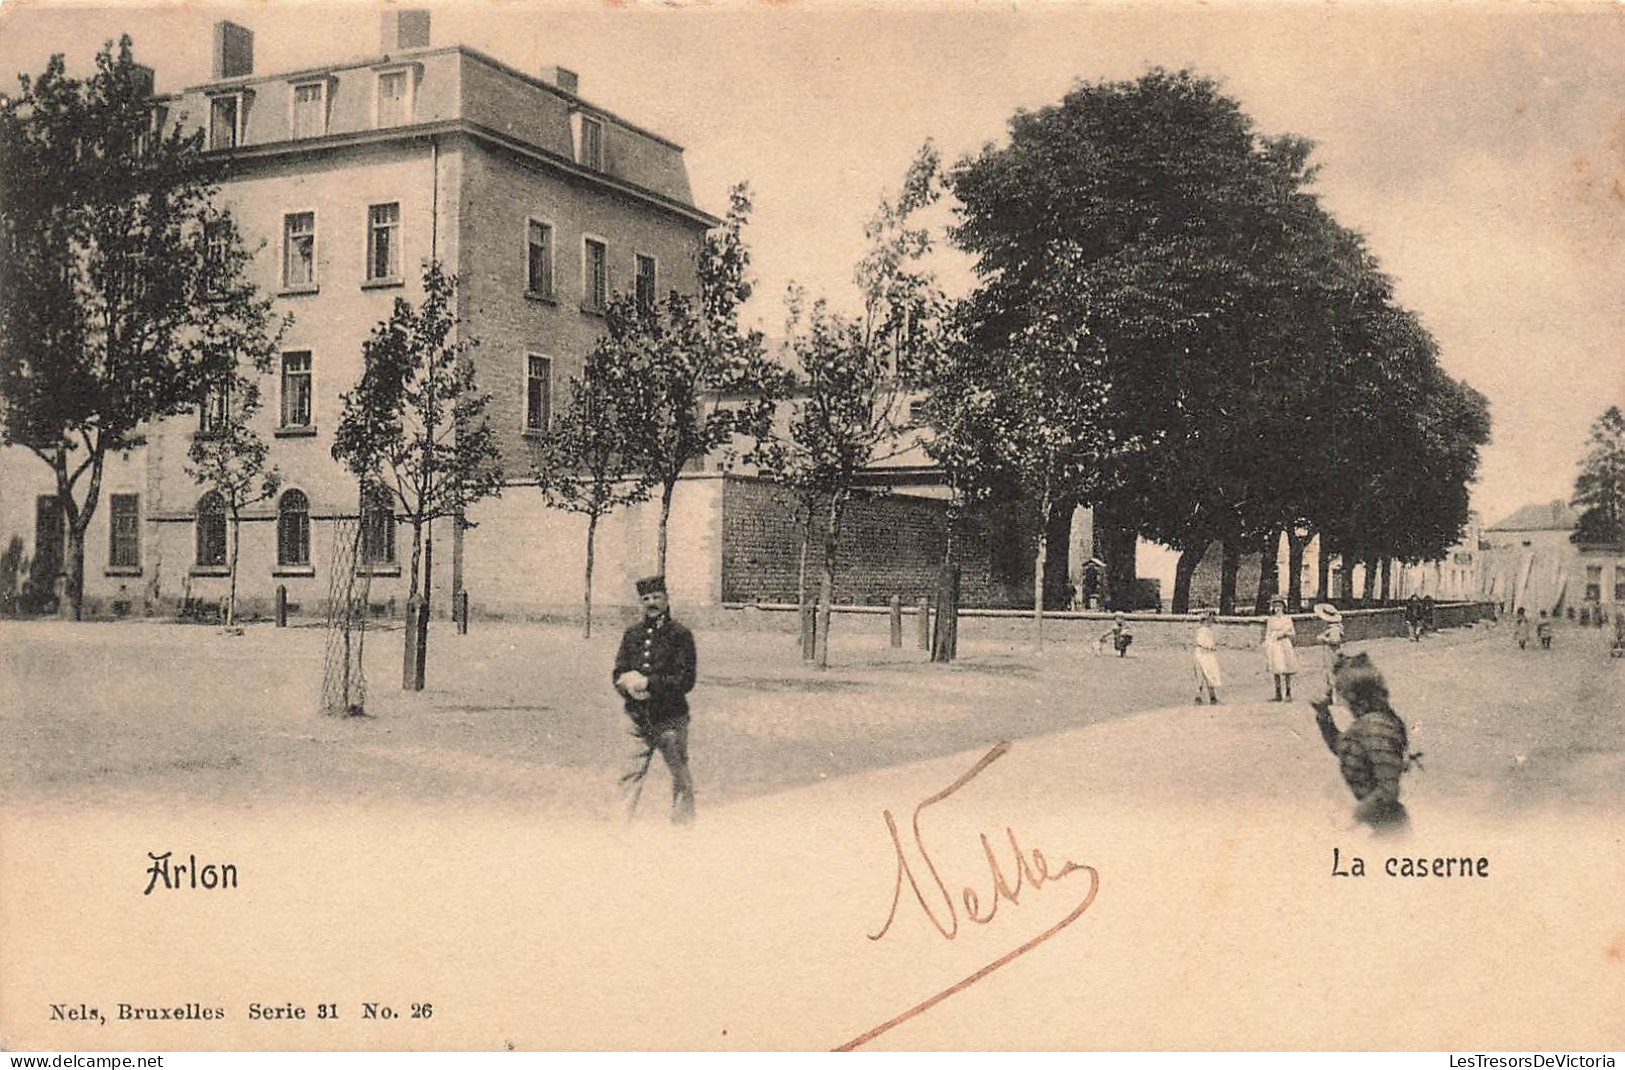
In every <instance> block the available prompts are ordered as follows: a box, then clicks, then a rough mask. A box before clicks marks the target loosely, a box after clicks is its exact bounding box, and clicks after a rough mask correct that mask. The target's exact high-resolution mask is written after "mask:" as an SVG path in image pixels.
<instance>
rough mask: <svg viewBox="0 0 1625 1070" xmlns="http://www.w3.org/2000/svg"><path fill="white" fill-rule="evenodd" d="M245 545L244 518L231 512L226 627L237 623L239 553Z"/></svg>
mask: <svg viewBox="0 0 1625 1070" xmlns="http://www.w3.org/2000/svg"><path fill="white" fill-rule="evenodd" d="M242 545H243V518H242V517H240V516H238V515H237V514H236V513H235V512H233V513H232V514H231V562H230V572H231V580H230V585H229V586H228V587H227V588H226V627H228V628H230V627H231V626H232V625H234V624H236V623H237V555H238V553H239V552H240V551H241V550H242Z"/></svg>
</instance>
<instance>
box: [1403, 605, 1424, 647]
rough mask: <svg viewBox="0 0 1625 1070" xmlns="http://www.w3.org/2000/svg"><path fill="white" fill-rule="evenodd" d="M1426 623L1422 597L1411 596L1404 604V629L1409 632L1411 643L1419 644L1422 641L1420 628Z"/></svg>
mask: <svg viewBox="0 0 1625 1070" xmlns="http://www.w3.org/2000/svg"><path fill="white" fill-rule="evenodd" d="M1426 623H1427V616H1426V611H1425V610H1424V609H1423V608H1422V596H1421V595H1419V594H1413V595H1411V597H1410V599H1409V600H1408V601H1407V602H1406V603H1405V628H1406V630H1407V631H1409V632H1410V636H1411V642H1413V643H1416V642H1420V641H1421V639H1422V626H1423V625H1424V624H1426Z"/></svg>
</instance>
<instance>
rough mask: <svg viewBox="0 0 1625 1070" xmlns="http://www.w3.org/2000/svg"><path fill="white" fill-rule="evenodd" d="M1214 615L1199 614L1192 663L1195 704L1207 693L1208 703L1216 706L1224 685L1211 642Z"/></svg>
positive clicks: (1215, 647)
mask: <svg viewBox="0 0 1625 1070" xmlns="http://www.w3.org/2000/svg"><path fill="white" fill-rule="evenodd" d="M1213 621H1214V613H1213V610H1211V609H1204V610H1202V612H1201V624H1200V625H1198V626H1197V629H1196V651H1195V654H1194V655H1193V659H1192V660H1193V661H1194V662H1195V667H1196V704H1197V705H1198V706H1200V705H1201V704H1202V692H1203V691H1204V690H1205V691H1206V692H1207V698H1208V701H1209V702H1211V703H1213V705H1215V706H1217V705H1218V704H1219V690H1218V689H1219V686H1220V685H1221V684H1223V683H1224V680H1223V678H1222V677H1221V676H1220V675H1219V657H1218V655H1217V654H1216V653H1214V651H1216V650H1217V649H1218V644H1217V643H1215V642H1214V641H1213Z"/></svg>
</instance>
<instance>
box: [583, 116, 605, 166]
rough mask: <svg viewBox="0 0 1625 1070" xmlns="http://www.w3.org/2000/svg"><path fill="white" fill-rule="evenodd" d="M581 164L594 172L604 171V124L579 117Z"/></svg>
mask: <svg viewBox="0 0 1625 1070" xmlns="http://www.w3.org/2000/svg"><path fill="white" fill-rule="evenodd" d="M581 163H582V166H584V167H590V168H592V169H593V170H594V171H602V170H603V169H604V124H603V123H601V122H599V121H598V120H597V119H589V118H588V117H586V116H585V115H583V116H582V117H581Z"/></svg>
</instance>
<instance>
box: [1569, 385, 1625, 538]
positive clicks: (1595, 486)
mask: <svg viewBox="0 0 1625 1070" xmlns="http://www.w3.org/2000/svg"><path fill="white" fill-rule="evenodd" d="M1586 444H1587V448H1586V455H1585V459H1584V460H1582V461H1581V462H1580V475H1579V477H1578V478H1577V479H1575V481H1574V500H1573V501H1572V502H1570V504H1571V505H1574V506H1575V507H1577V508H1580V509H1582V510H1583V511H1582V512H1581V513H1580V522H1579V526H1578V527H1577V528H1576V529H1575V531H1574V534H1573V535H1572V536H1570V537H1571V538H1572V539H1573V540H1574V541H1575V542H1592V543H1613V544H1616V545H1617V544H1619V543H1622V542H1625V414H1621V413H1620V411H1619V406H1618V405H1613V406H1610V407H1609V409H1608V411H1607V412H1605V413H1603V414H1602V415H1601V416H1599V417H1597V420H1596V422H1595V423H1593V424H1592V425H1591V435H1590V437H1589V438H1588V439H1587V440H1586Z"/></svg>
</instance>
